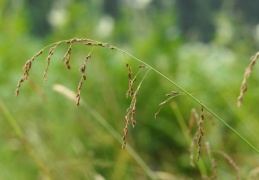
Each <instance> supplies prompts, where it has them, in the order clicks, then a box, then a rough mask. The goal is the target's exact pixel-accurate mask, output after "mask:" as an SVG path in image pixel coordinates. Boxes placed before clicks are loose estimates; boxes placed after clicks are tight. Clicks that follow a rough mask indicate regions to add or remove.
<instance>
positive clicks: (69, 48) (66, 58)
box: [62, 43, 72, 70]
mask: <svg viewBox="0 0 259 180" xmlns="http://www.w3.org/2000/svg"><path fill="white" fill-rule="evenodd" d="M68 44H70V45H69V47H68V49H67V52H66V53H65V55H64V56H63V58H62V61H63V62H64V63H65V65H66V67H67V69H68V70H70V68H71V67H70V65H69V62H70V56H71V50H72V48H71V46H72V43H68Z"/></svg>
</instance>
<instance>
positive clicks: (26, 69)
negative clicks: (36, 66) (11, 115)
mask: <svg viewBox="0 0 259 180" xmlns="http://www.w3.org/2000/svg"><path fill="white" fill-rule="evenodd" d="M33 59H34V56H33V57H32V59H30V60H28V61H27V62H26V63H25V65H24V66H23V77H21V79H20V80H19V81H18V84H17V86H16V91H15V95H16V96H18V95H19V91H20V87H21V84H22V83H23V82H24V81H26V80H28V76H29V72H30V70H31V66H32V61H33Z"/></svg>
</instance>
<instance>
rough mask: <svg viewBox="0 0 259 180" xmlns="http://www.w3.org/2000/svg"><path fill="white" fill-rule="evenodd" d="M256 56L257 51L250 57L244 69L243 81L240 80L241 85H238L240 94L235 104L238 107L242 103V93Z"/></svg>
mask: <svg viewBox="0 0 259 180" xmlns="http://www.w3.org/2000/svg"><path fill="white" fill-rule="evenodd" d="M258 57H259V52H257V53H256V54H255V55H254V56H252V57H251V61H250V63H249V65H248V66H247V68H246V71H245V74H244V77H243V81H242V84H241V87H240V94H239V96H238V98H237V106H238V107H240V106H241V105H242V102H243V98H244V94H245V92H246V91H247V79H248V78H249V76H250V74H251V72H252V69H253V67H254V65H255V62H256V60H257V59H258Z"/></svg>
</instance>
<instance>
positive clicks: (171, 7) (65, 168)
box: [0, 0, 259, 179]
mask: <svg viewBox="0 0 259 180" xmlns="http://www.w3.org/2000/svg"><path fill="white" fill-rule="evenodd" d="M258 3H259V2H255V1H245V4H244V2H243V1H241V0H236V1H226V2H224V1H216V0H210V1H200V0H199V1H191V0H181V1H180V0H179V1H164V0H162V1H160V0H153V1H152V0H142V1H141V0H134V1H127V0H125V1H118V0H112V1H102V0H89V1H83V0H74V1H72V0H66V1H60V0H52V1H50V0H47V1H46V0H44V1H43V0H42V1H32V0H27V1H26V0H23V1H20V0H19V1H18V0H11V1H7V0H1V1H0V13H1V15H0V22H1V24H0V41H1V43H0V52H1V54H0V73H1V75H0V85H1V86H0V87H1V93H0V104H1V108H0V122H1V131H0V141H1V146H0V179H41V178H42V179H43V177H44V173H43V170H42V169H41V168H39V167H38V166H37V163H36V162H35V158H33V156H31V155H30V154H31V153H30V151H31V150H32V149H34V150H35V154H36V157H38V158H39V159H41V160H42V162H44V164H45V165H44V166H45V167H47V168H48V169H49V171H50V174H51V176H52V177H53V179H98V178H99V179H100V178H105V179H149V177H148V175H147V173H146V172H145V171H144V170H143V168H141V166H140V165H139V164H138V163H137V162H136V161H135V159H134V158H133V157H132V154H130V153H128V151H127V150H122V149H121V144H120V143H119V142H118V141H117V140H116V139H115V138H114V136H113V135H112V133H111V132H110V131H109V128H107V126H102V125H101V124H100V123H99V121H98V120H97V119H98V118H96V117H94V116H92V115H91V112H95V111H96V113H98V114H99V115H100V116H102V117H103V118H104V119H105V122H107V123H108V124H109V125H110V126H111V127H112V129H114V130H115V131H116V132H117V133H119V134H120V135H122V134H123V128H124V126H125V120H124V115H125V112H126V109H127V107H128V105H129V103H130V101H129V100H128V99H126V98H125V93H126V91H127V86H128V79H127V69H126V67H125V64H126V61H125V58H124V56H123V55H122V54H120V53H118V52H113V51H109V50H105V49H101V48H98V49H95V50H94V52H93V54H92V59H91V60H90V61H89V63H88V64H87V70H86V72H87V80H86V82H85V84H84V86H83V89H82V92H83V93H82V99H83V100H84V102H86V104H87V105H86V106H80V107H78V108H77V107H76V106H75V104H74V103H73V102H71V101H70V100H68V99H66V98H65V97H63V96H62V95H60V94H58V93H57V92H54V91H53V88H52V87H53V85H54V84H62V85H64V86H66V87H68V88H69V89H71V90H73V91H75V90H76V88H77V84H78V82H79V80H80V72H79V71H78V68H79V67H80V66H81V63H82V62H83V59H84V57H85V55H86V54H87V53H88V52H89V49H87V48H86V47H83V46H80V45H77V46H74V47H73V52H72V57H71V58H72V60H71V65H72V69H71V70H70V71H67V70H66V68H65V67H64V65H63V64H62V62H61V59H62V57H63V54H64V53H65V51H66V48H67V47H66V46H60V47H58V48H57V50H56V51H55V54H54V56H53V57H52V61H51V65H50V70H49V73H48V81H47V82H46V83H43V82H42V75H43V71H44V67H45V57H46V56H47V54H46V53H45V54H44V55H43V56H40V57H39V58H38V59H36V60H35V62H34V64H33V68H32V71H31V73H30V80H29V82H27V83H25V84H23V85H22V88H21V94H20V96H19V97H18V98H15V97H14V91H15V87H16V83H17V81H18V80H19V78H20V77H21V76H22V70H21V67H22V66H23V65H24V63H25V62H26V60H27V59H29V58H30V57H31V56H32V55H33V54H34V53H36V52H38V50H40V49H41V48H42V47H44V46H46V45H47V44H50V43H52V42H56V41H59V40H62V39H70V38H72V37H88V38H91V39H96V40H100V41H102V42H109V43H111V44H113V45H115V46H117V47H120V48H122V49H124V50H126V51H128V52H130V53H132V54H134V55H135V56H136V57H139V58H140V59H143V60H144V61H145V62H147V63H149V64H150V65H152V66H154V67H156V68H157V69H159V70H160V71H161V72H163V73H164V74H166V75H167V76H169V77H170V78H171V79H172V80H174V81H175V82H177V83H178V84H180V85H181V86H183V87H184V88H185V89H187V90H188V91H189V92H191V93H193V94H194V96H195V97H197V98H198V99H200V100H201V101H202V102H203V103H204V104H206V105H207V106H209V107H210V108H211V109H213V110H214V111H215V112H216V113H217V114H218V115H219V116H220V117H222V118H223V119H224V120H226V121H227V122H228V123H229V124H230V125H231V126H232V127H233V128H235V129H236V130H237V131H238V132H240V133H241V134H242V135H244V136H245V137H247V138H248V139H249V140H250V141H251V142H252V143H253V144H255V145H257V144H259V141H258V128H257V127H259V121H258V117H259V112H258V109H257V101H258V86H257V84H258V82H259V74H258V73H257V71H258V66H255V67H254V69H255V70H254V72H253V73H252V75H251V78H250V79H249V90H248V93H247V94H246V95H245V99H244V104H243V106H242V107H241V108H237V106H236V99H237V97H238V94H239V88H240V84H241V81H242V77H243V73H244V70H245V67H246V66H247V65H248V63H249V57H250V56H251V55H253V54H254V53H255V52H256V51H257V48H258V43H259V28H258V15H257V14H258V10H257V9H256V8H255V7H258V6H257V4H258ZM127 61H128V62H129V63H130V65H131V66H132V67H137V65H138V64H137V63H136V62H134V61H132V60H131V59H130V58H129V57H128V58H127ZM133 71H134V72H136V71H137V70H136V68H135V69H133ZM172 90H177V89H175V87H172V86H171V85H170V84H168V82H166V81H165V80H164V79H162V78H161V77H158V76H157V75H155V74H154V73H150V74H149V75H148V77H147V79H146V80H145V81H144V83H143V86H142V88H141V90H140V93H139V97H138V104H137V115H136V117H137V122H138V123H137V126H136V127H135V128H132V127H131V128H130V132H129V136H128V144H130V145H131V146H132V147H133V149H134V150H135V152H136V153H137V154H138V155H139V156H140V157H141V159H142V160H143V161H144V162H145V163H146V164H147V165H148V167H149V168H150V169H151V170H152V171H154V172H156V173H157V172H160V173H159V176H160V178H162V179H166V176H169V177H168V179H173V178H176V179H179V178H182V179H188V178H191V179H200V178H201V177H202V176H205V175H206V176H210V175H211V173H212V171H211V165H210V162H209V158H208V156H207V154H206V152H205V148H204V147H203V150H202V154H201V157H202V160H203V163H204V168H203V169H202V170H201V169H199V168H192V167H191V166H190V165H189V146H190V142H189V141H187V140H186V139H185V138H184V133H186V132H183V130H181V129H180V125H179V122H185V123H186V124H187V123H188V121H189V117H190V114H191V109H192V108H196V109H197V110H199V108H200V107H199V106H198V105H197V104H195V103H194V102H192V101H191V100H190V99H189V98H188V97H185V96H179V97H177V98H176V99H174V102H175V103H176V104H177V108H174V109H173V108H172V107H171V106H170V105H169V104H168V105H167V106H165V107H164V108H163V109H162V111H161V113H160V115H159V118H158V119H154V114H155V112H156V111H157V110H158V104H159V103H160V102H162V101H163V100H164V98H165V97H164V95H165V94H166V93H168V92H170V91H172ZM88 106H89V107H90V108H89V107H88ZM8 113H9V115H8ZM210 118H211V117H210V115H209V114H208V113H207V114H206V112H205V126H204V131H205V136H206V139H207V140H208V141H209V142H210V145H211V149H214V150H221V151H224V152H225V153H227V154H230V155H231V157H232V158H233V159H234V160H235V162H236V163H237V164H238V166H239V168H240V170H241V176H242V178H247V177H248V176H249V173H251V172H252V170H254V169H256V168H258V163H259V159H258V156H257V154H256V153H255V152H254V151H253V150H251V149H250V148H249V147H248V146H246V145H245V144H244V143H243V142H242V141H241V140H240V139H239V138H238V137H237V136H236V135H235V134H233V133H232V132H231V131H229V129H227V128H226V127H225V126H224V125H222V124H221V123H220V122H218V121H217V120H214V119H212V121H210V120H209V119H210ZM10 119H13V120H14V121H15V122H16V123H17V124H18V125H19V126H20V128H21V129H22V131H23V132H24V134H25V137H26V139H27V140H28V142H29V144H31V147H29V148H28V147H27V146H26V144H27V143H26V142H24V141H23V140H22V139H21V138H19V136H17V134H16V133H15V131H14V129H13V128H12V126H10V123H8V122H10ZM8 120H9V121H8ZM257 147H258V146H257ZM215 157H216V161H217V166H218V168H217V173H218V177H219V179H234V178H235V177H236V171H235V170H234V169H233V167H232V166H230V165H229V164H228V162H227V161H226V160H225V159H224V158H222V157H221V156H216V155H215ZM199 163H200V162H196V165H198V166H199ZM161 172H163V173H161Z"/></svg>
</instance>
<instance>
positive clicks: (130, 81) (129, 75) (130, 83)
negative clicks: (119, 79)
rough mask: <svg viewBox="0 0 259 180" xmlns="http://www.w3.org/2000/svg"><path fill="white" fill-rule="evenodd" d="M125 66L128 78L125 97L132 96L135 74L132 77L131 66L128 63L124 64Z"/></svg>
mask: <svg viewBox="0 0 259 180" xmlns="http://www.w3.org/2000/svg"><path fill="white" fill-rule="evenodd" d="M126 67H127V68H128V78H129V89H128V91H127V93H126V97H127V98H128V97H132V96H133V94H134V89H133V85H134V83H135V82H136V80H137V79H136V76H135V77H134V78H132V68H131V67H130V66H129V64H126Z"/></svg>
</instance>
